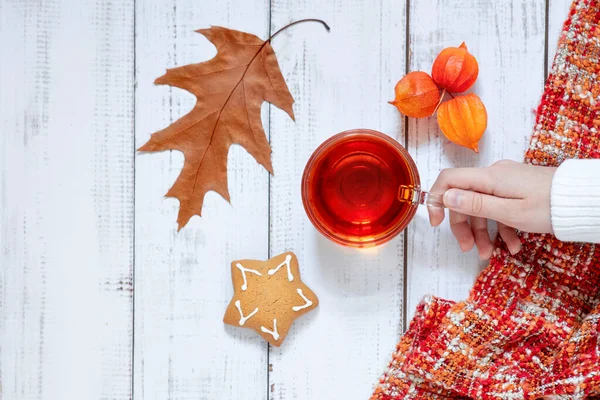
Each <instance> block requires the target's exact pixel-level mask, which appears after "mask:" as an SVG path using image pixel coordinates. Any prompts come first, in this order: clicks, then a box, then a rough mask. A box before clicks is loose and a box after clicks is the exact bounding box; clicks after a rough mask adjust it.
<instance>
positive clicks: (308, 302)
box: [292, 289, 313, 311]
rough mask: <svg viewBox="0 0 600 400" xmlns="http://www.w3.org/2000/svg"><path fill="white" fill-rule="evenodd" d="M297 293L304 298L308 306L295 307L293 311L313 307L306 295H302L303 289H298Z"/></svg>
mask: <svg viewBox="0 0 600 400" xmlns="http://www.w3.org/2000/svg"><path fill="white" fill-rule="evenodd" d="M296 291H297V292H298V294H299V295H300V297H302V299H303V300H304V301H305V302H306V304H304V305H303V306H294V307H292V310H294V311H300V310H303V309H305V308H308V307H310V306H312V305H313V302H312V301H310V300H309V299H308V298H307V297H306V296H305V295H304V293H302V289H296Z"/></svg>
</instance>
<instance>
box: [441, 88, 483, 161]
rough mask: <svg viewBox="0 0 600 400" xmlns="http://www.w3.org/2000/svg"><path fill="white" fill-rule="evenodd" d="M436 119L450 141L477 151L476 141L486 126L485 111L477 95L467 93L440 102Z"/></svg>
mask: <svg viewBox="0 0 600 400" xmlns="http://www.w3.org/2000/svg"><path fill="white" fill-rule="evenodd" d="M437 120H438V125H439V126H440V128H441V130H442V132H443V133H444V135H445V136H446V137H447V138H448V139H449V140H450V141H451V142H453V143H456V144H458V145H461V146H464V147H467V148H469V149H471V150H473V151H474V152H475V153H479V147H478V145H477V142H479V139H481V136H483V132H485V129H486V128H487V111H486V110H485V106H484V105H483V102H482V101H481V99H480V98H479V96H477V95H476V94H474V93H469V94H467V95H464V96H457V97H456V98H454V99H452V100H448V101H446V102H444V103H442V104H440V107H439V108H438V111H437Z"/></svg>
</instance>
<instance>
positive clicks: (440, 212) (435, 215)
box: [427, 206, 444, 226]
mask: <svg viewBox="0 0 600 400" xmlns="http://www.w3.org/2000/svg"><path fill="white" fill-rule="evenodd" d="M427 212H428V213H429V223H430V224H431V226H438V225H439V224H441V223H442V221H443V220H444V209H443V208H441V207H429V206H428V207H427Z"/></svg>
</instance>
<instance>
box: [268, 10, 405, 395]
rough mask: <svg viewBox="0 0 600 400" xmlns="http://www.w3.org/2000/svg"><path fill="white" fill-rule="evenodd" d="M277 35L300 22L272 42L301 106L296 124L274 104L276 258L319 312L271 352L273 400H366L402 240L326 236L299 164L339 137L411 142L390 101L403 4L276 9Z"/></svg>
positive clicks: (394, 302)
mask: <svg viewBox="0 0 600 400" xmlns="http://www.w3.org/2000/svg"><path fill="white" fill-rule="evenodd" d="M271 13H272V26H271V30H272V31H275V30H276V29H279V28H280V27H282V26H284V25H285V24H287V23H289V22H291V21H293V20H297V19H300V18H302V17H318V18H322V19H324V20H325V21H327V22H328V23H329V24H330V25H331V32H330V33H327V32H326V31H325V30H324V29H323V27H322V26H320V25H317V24H313V25H311V24H304V25H299V26H297V27H294V28H292V29H290V30H289V31H287V32H285V33H283V34H281V35H280V36H278V37H277V39H276V40H275V41H274V43H273V46H274V48H275V51H276V52H277V54H278V57H279V60H280V64H281V66H282V70H283V75H284V76H285V77H286V79H287V82H288V85H289V87H290V90H291V92H292V94H293V96H294V98H295V100H296V103H295V106H294V111H295V113H296V122H295V123H294V122H293V121H291V120H290V119H289V118H288V117H287V116H286V115H285V114H284V113H282V112H281V111H280V110H277V109H275V108H273V109H272V115H271V121H272V123H271V144H272V147H273V151H274V153H273V156H274V157H273V159H274V168H275V176H274V177H273V178H272V179H271V189H270V193H271V199H270V200H271V233H270V235H271V254H272V255H275V254H278V253H281V252H283V251H285V250H292V251H294V252H295V253H296V254H297V256H298V258H299V262H300V268H301V272H302V276H303V279H304V281H305V282H306V283H307V284H308V285H309V286H310V287H311V288H312V289H313V290H314V291H315V293H316V294H317V296H319V300H320V305H319V308H318V309H317V310H316V311H315V312H313V313H311V314H308V315H307V316H306V317H303V318H302V319H300V320H297V321H296V322H295V324H294V326H293V327H292V329H291V331H290V334H289V336H288V337H287V339H286V341H285V342H284V343H283V345H282V346H281V347H280V348H271V349H270V356H269V362H270V363H271V364H272V372H271V373H270V378H269V385H270V389H269V390H270V393H269V395H270V398H271V399H278V400H287V399H349V400H350V399H365V398H368V397H369V395H370V393H371V392H372V388H373V386H374V384H375V382H376V381H377V379H378V378H379V376H380V374H381V372H382V371H383V369H384V366H385V365H386V363H387V362H388V361H389V357H390V354H391V352H392V350H393V349H394V346H395V344H396V342H397V340H398V337H399V334H400V332H401V330H402V326H401V320H402V306H403V304H402V299H403V262H404V248H403V236H399V237H397V238H396V239H395V240H393V241H392V242H390V243H388V244H387V245H384V246H382V247H380V248H374V249H369V250H362V251H359V250H355V249H349V248H344V247H341V246H339V245H337V244H334V243H332V242H329V241H328V240H327V239H325V238H324V237H322V236H320V235H319V234H318V233H317V231H316V230H315V229H314V228H313V226H312V225H311V223H310V222H309V221H308V219H307V217H306V215H305V212H304V209H303V206H302V201H301V197H300V181H301V176H302V173H303V170H304V166H305V164H306V161H307V160H308V158H309V156H310V155H311V153H312V152H313V150H314V149H315V148H316V147H317V146H318V145H319V144H320V143H321V142H323V141H324V140H325V139H327V138H328V137H330V136H332V135H333V134H335V133H338V132H341V131H344V130H347V129H352V128H371V129H375V130H379V131H382V132H385V133H387V134H390V135H392V136H394V137H396V138H398V139H399V140H400V141H401V142H403V141H404V138H403V133H402V122H401V117H400V115H399V114H398V112H397V111H396V110H395V109H394V108H393V107H392V106H390V105H388V104H387V101H388V100H391V99H392V98H393V93H394V92H393V88H394V85H395V83H396V81H397V80H398V79H399V78H400V77H401V76H402V75H403V73H404V69H405V58H404V55H405V42H404V38H405V29H406V27H405V18H404V17H405V4H404V2H403V1H397V0H385V1H380V2H372V1H368V0H354V1H352V2H350V3H343V4H342V3H339V2H323V1H318V0H302V1H299V0H282V1H276V2H272V8H271Z"/></svg>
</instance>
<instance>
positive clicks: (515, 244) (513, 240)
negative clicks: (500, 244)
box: [498, 223, 521, 255]
mask: <svg viewBox="0 0 600 400" xmlns="http://www.w3.org/2000/svg"><path fill="white" fill-rule="evenodd" d="M498 233H499V234H500V236H501V237H502V240H504V243H506V247H508V251H510V254H513V255H514V254H517V253H518V252H519V251H520V250H521V239H519V236H518V235H517V232H516V231H515V229H514V228H511V227H510V226H506V225H504V224H501V223H498Z"/></svg>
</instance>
